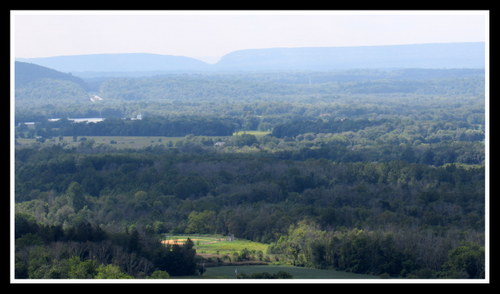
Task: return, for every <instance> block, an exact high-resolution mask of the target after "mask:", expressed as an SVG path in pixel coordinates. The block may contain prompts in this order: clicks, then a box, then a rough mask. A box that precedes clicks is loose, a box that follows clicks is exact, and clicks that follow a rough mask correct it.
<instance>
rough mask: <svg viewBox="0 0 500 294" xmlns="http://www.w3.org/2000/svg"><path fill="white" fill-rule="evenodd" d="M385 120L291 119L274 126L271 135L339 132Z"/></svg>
mask: <svg viewBox="0 0 500 294" xmlns="http://www.w3.org/2000/svg"><path fill="white" fill-rule="evenodd" d="M384 122H386V120H378V121H370V120H367V119H359V120H349V119H346V118H341V119H337V120H333V119H332V120H316V121H310V120H307V121H292V122H289V123H286V124H280V125H277V126H276V127H274V129H273V132H272V135H273V136H275V137H278V138H283V137H295V136H297V135H300V134H305V133H341V132H347V131H352V132H356V131H358V130H361V129H364V128H366V127H369V126H374V125H378V124H382V123H384Z"/></svg>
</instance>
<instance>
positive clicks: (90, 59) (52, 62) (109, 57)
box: [17, 53, 209, 72]
mask: <svg viewBox="0 0 500 294" xmlns="http://www.w3.org/2000/svg"><path fill="white" fill-rule="evenodd" d="M17 60H18V61H23V62H29V63H34V64H38V65H41V66H45V67H48V68H53V69H55V70H58V71H61V72H134V71H144V72H147V71H163V70H165V71H192V70H195V71H198V70H203V69H204V68H205V67H207V66H209V65H208V64H207V63H205V62H203V61H200V60H197V59H194V58H190V57H184V56H173V55H160V54H150V53H120V54H88V55H70V56H54V57H42V58H19V59H17Z"/></svg>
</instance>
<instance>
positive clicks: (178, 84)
mask: <svg viewBox="0 0 500 294" xmlns="http://www.w3.org/2000/svg"><path fill="white" fill-rule="evenodd" d="M86 82H87V87H88V88H87V90H85V91H95V92H94V95H99V96H100V97H103V98H104V99H103V100H102V101H98V102H97V103H91V102H89V101H88V99H85V101H83V100H79V99H78V97H79V95H81V93H82V92H80V91H70V92H71V93H77V95H76V96H78V97H75V99H74V101H73V102H71V103H70V102H68V103H61V98H60V97H57V96H54V95H52V94H53V93H52V94H51V95H47V96H46V97H49V96H50V97H51V99H52V100H51V99H42V100H40V98H37V97H42V96H43V95H46V94H43V91H49V89H53V88H43V89H42V90H40V92H38V93H42V94H41V95H42V96H36V95H34V94H33V93H34V92H33V91H34V90H33V89H39V88H36V87H35V85H33V84H32V87H33V88H31V90H30V91H28V90H27V89H28V88H27V87H25V88H23V90H22V91H21V90H20V92H19V93H20V94H19V95H21V96H20V97H21V98H20V103H19V106H18V108H16V122H17V123H18V124H17V126H16V154H15V201H16V217H15V219H16V234H15V237H16V258H15V265H16V267H15V271H16V277H17V278H35V279H36V278H105V277H118V278H125V277H128V278H155V277H156V278H159V277H167V276H174V277H175V276H182V275H193V274H196V273H199V272H202V271H200V265H201V264H202V263H203V262H206V260H204V259H203V258H202V257H200V256H197V255H196V252H195V250H194V249H193V244H190V243H187V244H186V245H183V246H177V245H175V246H164V245H161V244H160V242H159V240H160V237H161V236H162V234H165V233H169V234H183V233H191V234H192V233H196V234H222V235H234V236H236V237H237V238H243V239H249V240H253V241H258V242H263V243H267V244H270V245H269V250H268V252H266V254H269V255H270V256H274V258H275V259H276V260H279V262H281V263H287V264H291V265H295V266H306V267H315V268H329V269H336V270H340V271H348V272H353V273H360V274H372V275H378V276H383V277H394V278H473V279H477V278H484V276H485V252H484V251H485V221H486V220H485V213H486V211H485V179H486V175H485V164H486V157H485V100H484V98H485V97H484V74H483V73H482V72H481V71H478V70H466V69H464V70H394V71H375V70H370V71H361V70H359V71H346V72H297V73H246V74H242V73H240V74H200V75H194V74H193V75H187V74H179V75H168V76H161V77H149V78H134V79H132V78H120V79H92V80H87V81H86ZM65 85H66V86H67V85H68V84H65ZM72 86H74V85H72ZM75 87H76V86H75ZM89 89H90V90H89ZM61 91H62V90H61ZM82 91H83V90H82ZM85 91H83V92H85ZM62 92H64V91H62ZM28 93H30V94H29V95H28ZM89 93H90V92H89ZM22 95H24V96H22ZM35 96H36V97H35ZM87 98H88V97H87ZM106 114H107V115H106ZM137 114H141V115H142V116H143V118H142V119H133V120H132V119H130V118H131V117H136V115H137ZM65 117H73V118H76V117H104V118H105V120H104V121H102V122H98V123H88V124H86V123H75V122H72V121H70V120H67V119H64V118H65ZM124 117H129V118H128V119H124ZM49 118H63V119H61V120H58V121H48V119H49ZM24 122H31V123H30V124H25V123H24ZM236 132H237V133H236ZM68 136H70V137H72V138H73V140H72V143H71V144H69V143H67V140H65V139H64V138H65V137H68ZM95 136H151V138H154V136H164V137H175V140H173V139H172V140H171V141H168V142H165V141H164V140H163V139H151V141H150V144H149V146H147V147H144V148H132V147H130V148H123V147H121V148H117V145H116V142H114V143H113V140H110V142H109V143H105V144H103V143H99V144H98V143H96V142H95V140H94V139H93V137H95ZM156 138H162V137H156ZM35 139H36V141H37V142H33V143H30V144H26V143H22V142H27V141H26V140H32V141H35ZM23 140H24V141H23ZM32 141H30V142H32Z"/></svg>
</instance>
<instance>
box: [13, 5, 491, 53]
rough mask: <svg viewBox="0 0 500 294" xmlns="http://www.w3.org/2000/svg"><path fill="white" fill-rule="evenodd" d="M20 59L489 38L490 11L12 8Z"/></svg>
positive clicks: (15, 43)
mask: <svg viewBox="0 0 500 294" xmlns="http://www.w3.org/2000/svg"><path fill="white" fill-rule="evenodd" d="M11 16H12V17H11V30H12V31H11V32H12V34H11V36H12V40H11V45H12V46H13V50H12V52H14V54H15V57H23V58H31V57H48V56H58V55H77V54H95V53H136V52H141V53H156V54H169V55H182V56H189V57H195V58H200V59H204V60H206V61H214V60H215V59H217V58H218V57H221V56H222V55H224V54H227V53H229V52H232V51H235V50H240V49H255V48H273V47H320V46H322V47H323V46H366V45H392V44H418V43H436V42H439V43H442V42H476V41H487V38H488V34H489V32H488V25H489V20H488V18H489V14H488V12H487V11H425V10H424V11H341V12H338V11H328V10H326V11H286V10H285V11H11Z"/></svg>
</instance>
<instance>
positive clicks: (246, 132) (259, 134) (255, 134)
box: [233, 131, 271, 137]
mask: <svg viewBox="0 0 500 294" xmlns="http://www.w3.org/2000/svg"><path fill="white" fill-rule="evenodd" d="M243 134H247V135H254V136H256V137H259V136H265V135H269V134H271V132H270V131H239V132H234V133H233V136H240V135H243Z"/></svg>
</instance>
